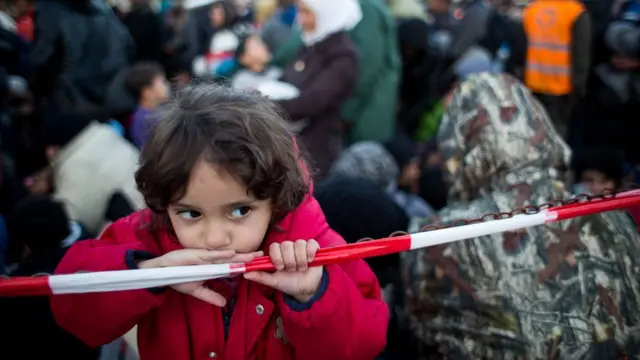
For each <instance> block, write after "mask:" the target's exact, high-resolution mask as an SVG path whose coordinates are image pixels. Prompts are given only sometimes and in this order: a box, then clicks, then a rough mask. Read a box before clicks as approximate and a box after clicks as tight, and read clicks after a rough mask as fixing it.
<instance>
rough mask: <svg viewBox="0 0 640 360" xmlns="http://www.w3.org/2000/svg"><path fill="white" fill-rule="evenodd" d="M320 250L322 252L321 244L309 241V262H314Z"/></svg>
mask: <svg viewBox="0 0 640 360" xmlns="http://www.w3.org/2000/svg"><path fill="white" fill-rule="evenodd" d="M318 250H320V244H318V242H317V241H315V240H313V239H311V240H309V241H307V261H309V262H312V261H313V259H315V257H316V252H318Z"/></svg>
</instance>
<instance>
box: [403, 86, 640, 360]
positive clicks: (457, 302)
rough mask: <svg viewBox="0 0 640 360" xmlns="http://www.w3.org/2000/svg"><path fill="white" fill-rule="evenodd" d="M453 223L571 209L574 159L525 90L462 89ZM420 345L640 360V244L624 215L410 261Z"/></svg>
mask: <svg viewBox="0 0 640 360" xmlns="http://www.w3.org/2000/svg"><path fill="white" fill-rule="evenodd" d="M438 143H439V146H440V147H441V151H442V153H443V156H444V159H445V163H446V172H448V176H449V179H448V180H449V181H450V183H451V185H452V186H451V187H452V193H451V197H450V204H449V206H448V207H447V208H445V209H444V210H443V211H442V212H441V213H440V214H439V215H438V218H437V219H425V220H422V221H414V225H413V229H412V231H417V230H418V229H419V227H420V226H422V225H426V224H428V223H430V222H440V223H445V224H447V223H452V222H454V221H455V220H459V219H470V218H476V217H479V216H481V215H483V214H486V213H497V212H503V211H510V210H512V209H515V208H519V207H522V206H524V205H530V204H542V203H544V202H546V201H547V200H548V199H552V198H553V199H558V198H567V197H570V195H569V194H568V193H566V192H565V189H564V184H563V183H562V182H561V181H559V180H558V175H557V173H556V171H555V170H554V165H559V164H562V163H563V162H566V161H568V158H569V156H570V150H569V149H568V147H567V146H566V145H565V143H564V142H563V141H562V140H561V138H560V137H559V136H558V134H557V133H556V131H555V129H553V127H552V125H551V123H550V121H549V119H548V117H547V115H546V112H545V111H544V110H543V109H542V107H541V105H540V104H539V103H538V102H537V100H535V99H534V98H533V97H532V96H531V94H530V92H529V91H528V90H527V89H526V88H525V87H524V86H523V85H522V84H520V83H519V82H518V81H517V80H515V79H513V78H510V77H508V76H504V75H490V74H479V75H477V76H474V77H473V78H471V79H469V80H467V81H466V82H464V83H461V84H459V85H458V87H457V88H456V89H455V91H454V93H453V98H452V101H451V104H450V106H449V108H448V110H447V112H446V114H445V116H444V118H443V121H442V125H441V128H440V131H439V133H438ZM402 256H403V258H402V270H403V277H404V281H405V285H406V288H407V304H406V305H407V306H406V311H407V313H406V315H407V320H408V323H409V324H410V327H411V329H412V330H413V332H414V334H415V335H416V336H417V337H418V338H419V339H420V340H421V341H422V342H423V343H424V344H425V345H426V346H428V347H429V348H432V349H435V350H434V351H435V353H434V352H431V353H425V354H422V356H423V358H425V359H431V358H435V359H437V358H447V359H598V360H605V359H622V358H624V357H623V356H624V355H625V354H626V355H627V356H629V358H640V237H639V236H638V233H637V231H636V229H635V226H634V225H633V224H632V222H631V220H630V219H629V218H628V217H627V216H626V215H625V214H624V213H622V212H615V213H607V214H600V215H594V216H589V217H583V218H579V219H575V220H568V221H565V222H562V223H559V224H553V225H544V226H538V227H532V228H527V229H521V230H519V231H516V232H509V233H504V234H498V235H493V236H485V237H481V238H477V239H473V240H466V241H460V242H456V243H453V244H448V245H442V246H436V247H431V248H428V249H425V250H421V251H413V252H407V253H405V254H403V255H402Z"/></svg>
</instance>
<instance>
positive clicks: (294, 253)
mask: <svg viewBox="0 0 640 360" xmlns="http://www.w3.org/2000/svg"><path fill="white" fill-rule="evenodd" d="M319 248H320V245H319V244H318V242H317V241H315V240H309V241H306V240H298V241H296V242H295V243H294V242H291V241H284V242H282V243H280V244H277V243H275V244H271V246H270V247H269V257H270V258H271V262H272V263H273V265H274V266H275V267H276V269H277V271H276V272H275V273H273V274H271V273H267V272H261V271H256V272H250V273H246V274H244V278H245V279H247V280H251V281H255V282H258V283H261V284H263V285H266V286H269V287H272V288H274V289H276V290H279V291H282V292H283V293H285V294H288V295H290V296H292V297H293V298H294V299H296V300H297V301H298V302H301V303H306V302H309V300H311V298H312V297H313V295H315V293H316V292H317V291H318V287H319V286H320V282H321V281H322V266H316V267H311V268H309V267H308V264H309V262H311V261H312V260H313V258H314V257H315V255H316V251H318V249H319Z"/></svg>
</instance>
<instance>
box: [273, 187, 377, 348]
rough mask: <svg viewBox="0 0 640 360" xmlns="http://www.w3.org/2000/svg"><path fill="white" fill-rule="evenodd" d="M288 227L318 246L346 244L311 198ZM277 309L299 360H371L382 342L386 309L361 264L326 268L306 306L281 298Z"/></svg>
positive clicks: (362, 262)
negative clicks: (314, 293)
mask: <svg viewBox="0 0 640 360" xmlns="http://www.w3.org/2000/svg"><path fill="white" fill-rule="evenodd" d="M298 218H304V219H305V221H302V220H298V221H296V219H298ZM296 224H301V225H297V227H296ZM291 226H292V227H293V228H291V229H289V231H288V235H290V236H293V237H295V238H296V239H315V240H316V241H318V243H319V244H320V247H329V246H335V245H343V244H345V241H344V240H343V239H342V238H341V237H340V235H338V234H337V233H336V232H334V231H333V230H331V229H330V228H329V225H328V224H327V222H326V219H325V217H324V214H323V213H322V210H321V209H320V205H319V204H318V202H317V201H316V200H315V199H314V198H313V197H311V196H308V197H307V198H306V199H305V200H304V201H303V203H302V204H301V205H300V206H299V207H298V209H296V211H295V213H294V214H293V216H292V218H291ZM278 306H279V309H280V311H281V314H282V321H283V328H284V329H285V336H286V338H287V340H288V341H290V342H291V344H292V345H293V346H294V348H295V352H296V358H297V359H300V360H308V359H333V360H343V359H344V360H347V359H374V358H375V357H376V356H378V355H379V354H380V353H381V352H382V350H383V349H384V346H385V344H386V334H387V327H388V324H389V309H388V307H387V304H386V303H385V302H384V300H383V299H382V296H381V292H380V286H379V284H378V280H377V279H376V277H375V275H374V274H373V272H372V271H371V269H370V268H369V266H368V265H367V264H366V263H365V262H364V261H363V260H357V261H351V262H347V263H343V264H340V265H329V266H325V270H324V274H323V279H322V282H321V285H320V288H319V289H318V292H317V293H316V295H315V296H314V297H313V298H312V299H311V300H310V301H309V302H308V303H298V302H296V301H295V300H293V299H292V298H290V297H288V296H285V295H282V296H279V297H278Z"/></svg>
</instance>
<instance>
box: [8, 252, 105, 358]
mask: <svg viewBox="0 0 640 360" xmlns="http://www.w3.org/2000/svg"><path fill="white" fill-rule="evenodd" d="M66 251H67V248H61V249H59V250H58V251H54V252H52V253H45V254H31V255H29V256H28V257H27V258H25V259H24V260H23V261H22V262H21V263H20V266H19V267H18V268H17V269H16V270H15V271H14V272H12V273H11V276H33V275H37V274H52V273H53V272H54V271H55V269H56V267H57V266H58V263H60V260H62V258H63V256H64V255H65V253H66ZM0 316H1V318H2V325H3V326H5V327H6V329H7V331H3V339H2V351H3V353H4V354H6V355H7V359H25V360H27V359H28V360H30V359H44V358H59V359H68V360H96V359H98V356H99V350H98V349H94V348H91V347H89V346H88V345H85V344H84V343H83V342H82V341H80V340H79V339H77V338H76V337H75V336H73V335H71V334H70V333H68V332H67V331H65V330H63V329H62V328H60V327H59V326H58V324H57V323H56V321H55V319H54V318H53V314H52V313H51V308H50V307H49V298H48V297H46V296H34V297H24V298H2V299H0ZM34 339H41V340H42V341H43V344H45V345H44V346H33V341H34ZM3 358H4V357H3Z"/></svg>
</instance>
